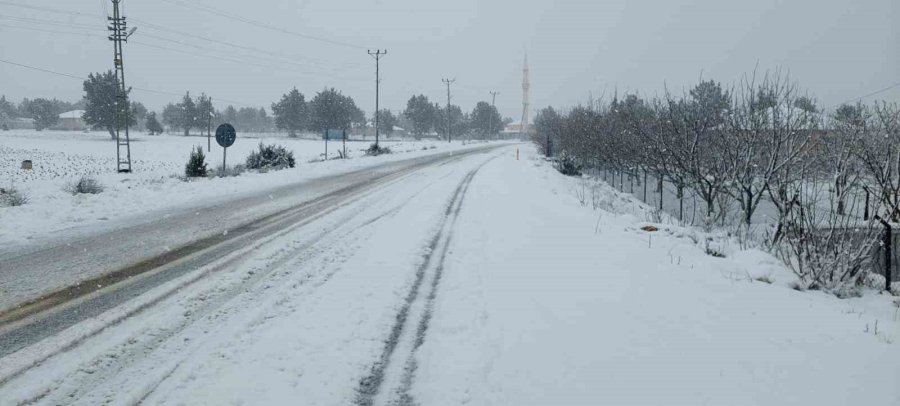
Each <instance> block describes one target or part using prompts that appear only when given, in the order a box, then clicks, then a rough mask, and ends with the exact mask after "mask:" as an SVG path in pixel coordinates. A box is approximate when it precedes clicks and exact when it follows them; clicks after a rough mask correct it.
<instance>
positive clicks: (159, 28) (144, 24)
mask: <svg viewBox="0 0 900 406" xmlns="http://www.w3.org/2000/svg"><path fill="white" fill-rule="evenodd" d="M131 21H133V22H136V23H138V24H140V25H141V26H142V27H147V28H149V29H151V30H156V31H161V32H166V33H171V34H177V35H183V36H187V37H191V38H195V39H199V40H201V41H206V42H210V43H214V44H220V45H225V46H228V47H231V48H236V49H241V50H246V51H253V52H258V53H261V54H268V55H272V56H276V57H279V58H284V59H288V58H290V59H297V60H300V59H303V60H304V62H311V63H315V64H318V65H319V67H323V68H327V69H333V67H331V66H324V65H323V61H321V60H317V59H314V58H307V57H301V56H295V55H288V54H283V53H280V52H274V51H267V50H262V49H259V48H254V47H250V46H246V45H240V44H236V43H233V42H228V41H222V40H217V39H212V38H208V37H204V36H202V35H197V34H191V33H188V32H185V31H181V30H177V29H173V28H169V27H165V26H162V25H159V24H154V23H150V22H148V21H145V20H140V19H137V18H132V19H131ZM144 35H145V36H146V34H144Z"/></svg>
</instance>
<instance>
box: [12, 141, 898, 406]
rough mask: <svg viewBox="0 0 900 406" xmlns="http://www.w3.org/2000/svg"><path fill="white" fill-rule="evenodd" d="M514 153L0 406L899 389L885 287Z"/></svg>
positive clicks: (248, 256)
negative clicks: (661, 216)
mask: <svg viewBox="0 0 900 406" xmlns="http://www.w3.org/2000/svg"><path fill="white" fill-rule="evenodd" d="M520 148H521V147H520ZM521 152H522V155H521V159H516V147H508V148H503V149H501V150H499V151H496V152H491V153H488V154H481V155H475V156H470V157H467V158H465V159H462V160H460V161H458V162H455V163H453V164H448V165H439V166H434V167H429V168H426V169H423V170H421V171H419V172H416V173H415V174H414V175H411V176H409V177H408V178H405V179H404V181H403V182H396V183H393V184H390V185H386V186H385V187H383V188H380V189H378V190H377V191H374V192H372V193H370V194H367V195H366V196H364V197H361V198H360V199H359V200H358V201H356V202H354V203H353V204H349V205H347V206H346V207H342V208H340V209H339V210H336V211H335V212H333V213H331V214H329V215H328V216H326V217H323V218H321V219H318V220H316V221H314V222H312V223H310V224H308V225H305V226H303V227H301V228H297V229H289V230H285V231H284V232H283V233H280V234H277V235H273V236H271V238H269V239H267V240H265V241H260V242H259V243H258V244H256V245H254V246H248V247H246V248H245V249H243V250H241V251H239V252H235V253H234V255H233V258H223V259H222V260H221V261H219V262H217V263H215V264H210V265H209V266H208V267H203V268H200V269H197V270H196V271H194V272H190V273H187V274H185V275H184V276H183V277H181V278H179V279H176V280H172V281H170V282H168V283H166V284H164V285H161V286H159V287H158V288H156V289H154V290H152V291H150V292H147V293H146V294H144V295H141V296H140V297H138V298H136V299H135V300H134V301H132V302H130V303H127V304H125V305H122V306H120V307H117V308H115V309H112V310H110V311H108V312H107V313H105V314H103V315H102V316H100V317H97V318H94V319H90V320H88V321H87V322H85V323H81V324H78V325H75V326H73V327H71V328H69V329H68V330H66V331H64V332H62V333H61V334H59V335H57V336H54V337H51V338H49V339H46V340H44V341H43V342H40V343H38V344H37V345H34V346H32V347H29V348H26V349H24V350H22V351H19V352H17V353H13V354H11V355H9V356H7V357H5V358H3V359H0V404H17V403H20V402H33V403H37V404H57V403H67V404H69V403H71V404H99V403H106V402H109V403H113V404H127V403H136V402H143V403H144V404H210V405H218V404H284V403H299V404H307V405H334V404H362V405H368V404H379V405H380V404H401V405H402V404H423V405H445V404H447V405H455V404H472V405H569V404H579V405H595V404H637V405H658V404H675V405H697V404H711V405H721V404H728V405H744V404H747V405H795V404H796V405H807V404H811V405H846V404H865V405H896V404H900V385H896V382H900V367H898V365H900V351H898V345H900V344H898V339H900V321H898V317H900V316H898V311H900V310H898V307H897V306H898V305H900V301H898V298H894V297H891V296H888V295H884V294H879V293H877V292H874V291H870V292H867V293H866V295H864V296H863V297H862V298H855V299H838V298H836V297H834V296H832V295H829V294H826V293H823V292H798V291H795V290H792V289H790V288H789V286H788V285H789V284H790V282H791V281H792V280H793V276H792V274H791V273H790V272H789V271H787V270H786V269H785V268H784V267H783V266H782V265H781V264H780V263H779V262H778V261H777V260H775V259H774V258H772V257H771V256H769V255H768V254H765V253H763V252H759V251H742V250H740V249H739V248H738V247H736V246H733V245H730V244H729V243H728V242H727V241H720V240H715V241H712V242H711V244H713V245H714V246H715V249H716V250H717V251H719V252H722V253H724V254H725V257H714V256H710V255H707V254H706V252H705V249H704V248H705V246H706V245H705V243H704V242H703V241H704V239H705V238H706V236H705V235H703V234H701V233H699V232H698V231H696V230H692V229H688V228H683V227H680V226H676V225H672V224H653V226H655V227H656V228H658V230H657V231H644V230H643V229H642V227H644V226H647V225H649V224H648V223H647V222H646V221H647V220H648V219H649V216H648V215H646V214H645V213H649V211H650V210H646V208H645V207H644V206H642V204H641V203H640V202H638V201H637V200H636V199H634V198H632V197H631V196H630V195H626V194H621V193H618V192H616V191H614V190H613V189H612V188H610V187H608V186H605V185H601V186H600V187H599V188H598V195H597V196H596V198H597V199H596V202H597V204H596V206H597V208H596V209H594V208H593V207H590V206H592V205H588V206H587V207H585V206H582V205H581V204H580V203H579V199H577V198H576V196H575V194H576V193H575V191H576V189H577V188H578V187H579V180H576V179H573V178H567V177H564V176H562V175H560V174H558V173H556V172H555V171H554V170H553V169H552V168H551V167H550V165H549V164H547V163H546V162H544V161H543V160H542V159H540V158H539V157H537V154H536V153H535V151H534V150H533V148H531V147H524V148H523V149H522V151H521ZM301 161H302V160H301ZM303 166H304V165H301V167H303ZM323 167H324V166H323ZM253 176H254V178H253V179H256V180H257V181H259V180H260V179H262V178H261V177H260V178H256V176H262V175H253ZM210 182H211V183H212V182H218V181H210ZM234 187H235V188H238V187H239V186H234ZM235 190H238V189H235ZM169 192H170V189H165V193H169ZM762 276H765V277H767V278H768V279H769V280H770V281H771V282H772V283H766V282H762V281H758V280H757V279H761V278H759V277H762ZM126 316H127V317H126ZM876 324H877V333H876V327H875V326H876ZM36 360H40V361H39V362H36ZM21 371H24V372H21Z"/></svg>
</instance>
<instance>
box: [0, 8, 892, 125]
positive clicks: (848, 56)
mask: <svg viewBox="0 0 900 406" xmlns="http://www.w3.org/2000/svg"><path fill="white" fill-rule="evenodd" d="M109 3H110V1H109V0H105V1H103V0H0V38H2V40H0V59H3V60H7V61H12V62H16V63H22V64H27V65H31V66H36V67H40V68H44V69H50V70H54V71H58V72H62V73H67V74H73V75H77V76H86V75H87V73H88V72H92V71H101V70H108V69H109V68H110V67H111V66H112V61H111V59H112V45H111V44H110V42H109V41H107V40H106V39H105V35H106V34H105V28H104V24H105V21H104V19H103V15H104V14H105V13H106V12H108V11H109V10H110V9H111V6H110V5H109ZM16 4H18V5H26V6H27V7H36V8H27V7H17V6H15V5H16ZM124 4H125V11H126V14H127V16H128V17H129V18H130V19H131V24H132V25H133V26H137V27H138V31H137V32H136V33H135V34H134V36H133V37H132V41H131V43H129V44H128V45H127V48H126V54H125V56H126V75H127V76H126V78H127V80H128V84H129V85H130V86H133V87H137V88H141V89H151V90H158V91H162V92H171V93H183V92H184V91H185V90H190V91H191V92H192V94H199V93H200V92H206V93H207V94H209V95H211V96H212V97H213V101H214V102H215V104H216V105H217V107H220V108H221V107H224V105H225V103H224V102H221V100H229V101H232V102H240V103H241V105H244V104H246V105H252V106H265V107H266V110H269V106H270V104H271V103H272V101H274V100H276V99H277V98H279V97H280V96H281V94H283V93H284V92H286V91H287V90H289V89H290V88H291V87H293V86H296V87H297V88H299V89H300V91H301V92H303V93H304V94H306V95H307V97H308V98H310V97H312V95H313V94H315V92H316V91H318V90H321V89H322V88H323V87H325V86H328V87H335V88H338V89H339V90H341V91H343V92H344V93H345V94H349V95H350V96H352V97H353V98H354V99H355V100H356V101H357V103H358V104H359V105H360V107H362V108H363V109H365V110H366V111H367V112H371V111H372V110H373V109H374V68H375V66H374V61H373V60H372V59H371V58H370V57H369V56H368V55H367V54H366V48H371V49H375V48H382V49H385V48H386V49H388V52H389V53H388V55H387V56H386V57H384V59H382V85H381V95H382V99H381V102H382V103H381V104H382V107H385V108H390V109H393V110H402V109H403V108H404V106H405V103H406V100H407V99H408V98H409V96H410V95H412V94H413V93H423V94H425V95H427V96H429V97H430V98H432V100H435V101H439V102H441V103H443V102H445V100H446V99H445V98H446V88H445V87H443V84H442V83H441V79H442V78H445V77H448V78H456V79H457V82H456V84H455V85H454V86H453V95H454V103H455V104H460V105H461V106H463V108H464V109H466V110H470V109H471V108H472V107H473V106H474V104H475V103H476V102H477V101H479V100H490V94H489V92H490V91H492V90H495V91H499V92H500V95H499V96H498V98H497V105H498V107H499V108H500V110H501V113H502V114H504V115H505V116H510V117H514V118H518V116H519V115H520V114H521V102H522V90H521V82H522V60H523V56H524V53H525V52H526V51H527V52H528V57H529V61H530V65H531V82H532V105H533V107H535V108H540V107H543V106H546V105H555V106H563V107H565V106H571V105H573V104H576V103H579V102H582V101H584V100H586V99H587V98H588V95H589V94H590V93H593V94H594V95H595V96H596V95H599V94H603V93H604V92H605V93H607V94H608V93H610V92H611V91H612V90H613V89H616V88H617V89H618V90H619V91H620V92H623V91H638V92H641V93H645V94H654V93H657V92H659V91H661V89H662V88H663V85H664V84H666V85H668V86H669V87H670V88H675V89H680V88H682V87H687V86H690V85H691V84H692V83H695V82H696V81H697V80H698V78H699V77H700V75H701V73H702V75H703V77H704V78H713V79H716V80H719V81H722V82H724V83H726V84H729V83H732V82H734V81H736V80H737V79H739V78H740V76H741V75H742V74H744V73H746V72H749V71H751V70H752V69H753V68H754V66H755V65H756V64H757V63H758V64H759V66H760V68H761V69H772V68H777V67H781V68H783V69H787V70H789V71H790V72H791V74H792V76H793V77H794V78H795V79H796V80H797V81H798V82H799V84H800V85H801V86H802V87H804V88H806V89H808V90H809V91H810V93H811V94H813V95H814V96H816V97H817V98H818V100H819V102H820V105H822V106H829V105H831V104H835V103H839V102H842V101H845V100H847V99H851V98H855V97H858V96H862V95H865V94H867V93H870V92H873V91H876V90H879V89H883V88H885V87H888V86H891V85H894V84H897V83H898V82H900V52H898V46H900V5H898V4H900V2H898V1H897V0H860V1H848V0H793V1H787V0H754V1H746V0H741V1H736V0H735V1H732V0H695V1H674V0H673V1H670V0H628V1H626V0H621V1H600V0H597V1H592V0H558V1H547V0H544V1H528V0H495V1H477V0H454V1H430V0H355V1H347V0H256V1H247V0H216V1H213V0H187V1H185V0H124ZM205 6H208V7H212V8H213V9H211V10H210V9H206V10H204V7H205ZM39 8H51V9H54V10H57V12H49V11H47V10H43V9H39ZM222 12H225V13H222ZM221 14H226V15H221ZM242 18H243V19H249V20H252V21H254V22H263V23H265V24H268V25H270V26H271V27H273V29H268V28H264V27H260V26H258V25H253V24H249V23H246V22H241V21H239V20H240V19H242ZM39 21H41V22H39ZM48 21H49V22H48ZM25 28H31V29H25ZM176 30H177V31H178V32H175V31H176ZM51 31H52V32H51ZM286 31H287V32H286ZM296 34H302V35H296ZM308 36H312V37H317V38H319V39H320V40H315V39H311V38H308ZM198 37H203V38H209V39H213V40H216V41H220V42H226V43H229V44H232V45H233V46H231V45H226V44H223V43H216V42H210V41H206V40H203V39H201V38H198ZM173 41H177V42H173ZM259 51H261V52H259ZM215 58H227V59H229V60H221V59H215ZM0 94H6V95H7V97H8V98H12V99H15V100H18V99H21V98H22V97H31V98H33V97H56V98H60V99H66V100H72V101H74V100H77V99H79V98H80V97H81V94H82V90H81V83H80V82H79V81H78V80H75V79H72V78H67V77H61V76H55V75H52V74H47V73H43V72H37V71H32V70H28V69H24V68H21V67H16V66H10V65H8V64H3V63H0ZM133 95H134V96H133V98H134V99H135V100H138V101H142V102H144V103H145V104H147V105H148V107H150V108H151V109H157V110H158V109H160V108H161V107H162V106H163V105H164V104H165V103H167V102H169V101H173V100H175V99H177V96H174V95H170V94H158V93H149V92H146V91H135V92H134V94H133ZM876 98H877V99H888V100H897V99H900V87H896V88H894V89H892V90H890V91H886V92H883V93H881V94H879V95H877V96H875V97H871V98H869V99H866V100H867V101H868V100H872V99H876ZM238 106H239V105H238Z"/></svg>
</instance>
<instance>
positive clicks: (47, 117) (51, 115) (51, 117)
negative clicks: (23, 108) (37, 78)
mask: <svg viewBox="0 0 900 406" xmlns="http://www.w3.org/2000/svg"><path fill="white" fill-rule="evenodd" d="M29 107H30V109H31V117H32V118H33V119H34V129H35V130H37V131H41V130H43V129H45V128H48V127H52V126H54V125H56V123H58V122H59V113H60V112H59V111H58V110H57V109H56V107H55V106H54V105H53V102H51V101H50V100H47V99H34V101H32V102H31V104H30V105H29Z"/></svg>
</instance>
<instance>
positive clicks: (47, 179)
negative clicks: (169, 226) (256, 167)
mask: <svg viewBox="0 0 900 406" xmlns="http://www.w3.org/2000/svg"><path fill="white" fill-rule="evenodd" d="M238 136H239V138H238V139H237V141H236V142H235V144H234V145H233V146H232V147H230V148H229V149H228V156H227V159H228V165H229V167H231V166H232V165H236V164H243V163H244V160H245V159H246V157H247V156H248V155H249V154H250V152H251V151H253V150H255V149H257V148H258V144H259V143H260V142H262V143H265V144H273V143H274V144H279V145H283V146H285V147H287V149H289V150H291V151H293V153H294V157H295V158H296V161H297V167H296V168H294V169H290V170H284V171H278V172H270V173H266V174H259V173H252V172H247V173H244V174H243V175H241V176H239V177H235V178H224V179H209V180H206V179H204V180H199V181H194V182H191V183H186V182H184V181H183V180H181V179H179V177H182V176H183V175H184V166H185V163H186V162H187V159H188V156H189V154H190V151H191V149H192V148H193V147H195V146H198V145H199V146H202V147H203V149H204V151H206V149H207V139H206V137H199V136H191V137H183V136H177V135H161V136H148V135H146V134H141V133H138V134H133V136H132V147H131V148H132V158H133V168H134V172H133V173H131V174H117V173H116V165H115V162H116V155H115V154H116V150H115V148H116V147H115V143H114V142H112V141H111V140H110V138H109V135H108V134H107V133H105V132H90V133H84V132H65V131H42V132H35V131H30V130H15V131H3V132H0V188H8V187H13V188H16V189H17V190H19V191H20V192H23V193H24V194H25V195H27V197H28V199H29V203H28V204H26V205H24V206H20V207H6V208H0V245H2V246H6V247H10V246H21V245H28V244H33V243H37V242H41V241H44V240H47V239H52V238H54V237H55V236H57V234H59V233H63V232H64V231H65V230H67V229H71V228H73V227H76V226H77V227H79V232H82V231H84V229H85V227H96V226H103V225H104V223H110V222H114V221H117V220H120V219H125V218H127V217H129V216H133V215H146V213H148V212H154V211H158V210H161V209H166V208H172V207H179V206H189V205H192V204H200V203H203V204H209V203H214V202H215V201H216V200H219V199H226V198H234V197H235V196H239V195H244V194H252V193H255V192H258V191H260V190H264V189H266V188H272V187H276V186H280V185H284V184H289V183H292V182H298V181H302V180H305V179H310V178H314V177H317V176H324V175H328V174H332V173H338V172H346V171H349V170H352V169H359V168H363V167H365V166H368V165H373V164H376V163H382V162H389V161H394V160H399V159H407V158H411V157H415V156H421V155H426V154H430V153H434V152H440V151H451V150H455V149H461V148H466V147H470V146H471V145H468V146H467V145H463V144H461V143H453V144H448V143H446V142H440V141H398V140H389V141H385V142H384V143H383V144H384V145H385V146H388V147H389V148H391V149H392V150H393V152H394V153H393V154H390V155H386V156H381V157H366V156H365V154H364V152H363V151H364V150H365V149H366V148H368V147H369V145H370V144H371V143H372V140H367V141H357V142H348V143H347V151H348V155H349V157H350V158H351V159H348V160H331V161H328V162H320V161H321V160H322V159H323V158H324V152H325V151H324V147H325V145H324V141H321V140H318V141H314V140H304V139H294V138H288V137H285V136H276V135H272V134H268V135H266V134H249V135H243V134H239V135H238ZM341 147H342V145H341V143H340V142H334V141H330V142H329V146H328V152H329V153H328V155H329V158H330V159H335V158H337V150H338V149H339V148H341ZM26 159H29V160H32V161H33V165H34V168H33V170H22V169H20V165H21V162H22V161H23V160H26ZM206 161H207V163H208V165H209V167H210V169H212V168H218V167H220V166H221V165H222V148H221V147H219V146H218V145H217V144H216V142H215V139H213V140H212V149H211V150H210V151H207V158H206ZM82 175H89V176H92V177H94V178H95V179H97V180H98V181H100V183H101V184H102V185H103V186H104V187H105V191H104V192H103V193H101V194H98V195H76V196H73V195H72V194H70V193H67V192H66V191H65V190H64V189H65V188H66V186H67V184H69V183H71V182H74V181H77V180H78V179H79V178H80V177H81V176H82ZM107 226H110V225H108V224H107ZM112 226H115V225H112Z"/></svg>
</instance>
